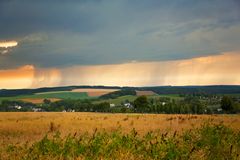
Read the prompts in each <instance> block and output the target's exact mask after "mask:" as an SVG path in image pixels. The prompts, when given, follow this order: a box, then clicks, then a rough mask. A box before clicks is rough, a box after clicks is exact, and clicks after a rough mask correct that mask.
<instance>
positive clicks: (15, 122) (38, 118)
mask: <svg viewBox="0 0 240 160" xmlns="http://www.w3.org/2000/svg"><path fill="white" fill-rule="evenodd" d="M205 121H212V122H213V123H223V124H224V125H226V126H228V127H230V128H233V129H235V130H240V125H239V124H240V115H174V114H171V115H165V114H108V113H106V114H105V113H76V112H75V113H68V112H66V113H62V112H58V113H57V112H56V113H53V112H47V113H45V112H36V113H35V112H25V113H23V112H22V113H21V112H15V113H13V112H11V113H7V112H4V113H0V145H8V144H12V143H14V144H23V143H26V142H28V143H32V142H35V141H37V140H39V139H41V138H42V137H43V136H44V135H46V134H47V133H51V132H55V131H59V132H61V134H62V135H63V136H66V135H68V134H83V133H86V132H88V133H90V134H91V133H92V132H94V130H95V129H98V131H107V132H112V131H115V130H118V129H120V130H121V131H122V132H123V133H129V132H130V131H131V130H132V129H133V128H134V129H135V130H136V131H137V132H138V133H139V134H140V135H144V134H146V133H147V132H149V131H161V132H175V131H177V132H178V133H181V132H182V131H184V130H186V129H192V128H196V127H199V126H200V125H201V124H202V123H203V122H205Z"/></svg>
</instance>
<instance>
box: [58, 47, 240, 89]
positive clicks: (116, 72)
mask: <svg viewBox="0 0 240 160" xmlns="http://www.w3.org/2000/svg"><path fill="white" fill-rule="evenodd" d="M239 62H240V54H239V52H228V53H223V54H219V55H213V56H206V57H200V58H193V59H187V60H176V61H165V62H137V63H127V64H117V65H100V66H85V67H80V66H76V67H71V68H67V69H64V70H63V71H62V72H63V75H65V77H66V78H65V79H64V80H65V81H64V82H62V83H64V85H67V84H86V85H87V84H90V85H96V84H99V85H120V86H149V85H214V84H240V71H239V68H240V63H239Z"/></svg>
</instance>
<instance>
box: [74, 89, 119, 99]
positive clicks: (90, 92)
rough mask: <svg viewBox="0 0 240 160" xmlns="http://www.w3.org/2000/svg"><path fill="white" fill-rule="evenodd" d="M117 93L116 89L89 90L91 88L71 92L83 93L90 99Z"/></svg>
mask: <svg viewBox="0 0 240 160" xmlns="http://www.w3.org/2000/svg"><path fill="white" fill-rule="evenodd" d="M114 91H118V89H91V88H86V89H85V88H84V89H74V90H72V92H83V93H84V92H85V93H87V94H88V96H90V97H98V96H102V95H104V94H108V93H110V92H114Z"/></svg>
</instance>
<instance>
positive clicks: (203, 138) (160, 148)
mask: <svg viewBox="0 0 240 160" xmlns="http://www.w3.org/2000/svg"><path fill="white" fill-rule="evenodd" d="M239 153H240V132H239V131H238V132H237V131H234V130H232V129H230V128H228V127H226V126H224V125H223V124H211V123H209V122H207V123H204V124H203V125H201V127H199V128H197V129H194V130H186V131H185V132H183V133H178V132H177V131H176V132H174V133H172V134H170V133H168V132H160V131H159V132H151V131H149V132H148V133H146V134H145V135H144V136H141V135H139V134H138V132H137V131H136V130H135V129H133V130H132V131H131V133H129V134H123V133H122V132H121V130H120V129H119V130H117V131H114V132H111V133H108V132H102V131H101V132H99V131H97V129H96V130H95V131H94V132H93V133H92V134H87V133H86V134H80V135H79V134H78V133H77V132H76V133H74V134H69V135H68V136H66V137H62V136H61V134H60V132H55V133H48V134H47V135H46V136H45V137H44V138H43V139H41V140H40V141H37V142H35V143H33V144H27V143H26V144H24V145H16V144H11V145H8V146H7V147H6V148H4V149H2V150H0V156H1V157H2V158H3V159H239Z"/></svg>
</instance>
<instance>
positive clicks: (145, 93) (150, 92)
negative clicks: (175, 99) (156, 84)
mask: <svg viewBox="0 0 240 160" xmlns="http://www.w3.org/2000/svg"><path fill="white" fill-rule="evenodd" d="M136 93H137V96H152V95H155V94H156V93H154V92H153V91H136Z"/></svg>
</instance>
